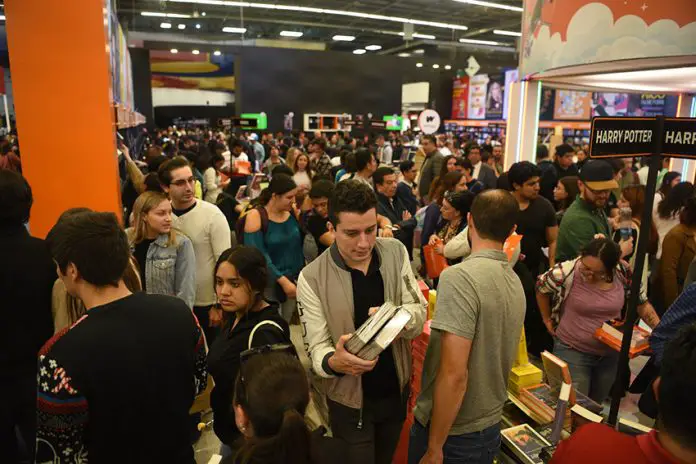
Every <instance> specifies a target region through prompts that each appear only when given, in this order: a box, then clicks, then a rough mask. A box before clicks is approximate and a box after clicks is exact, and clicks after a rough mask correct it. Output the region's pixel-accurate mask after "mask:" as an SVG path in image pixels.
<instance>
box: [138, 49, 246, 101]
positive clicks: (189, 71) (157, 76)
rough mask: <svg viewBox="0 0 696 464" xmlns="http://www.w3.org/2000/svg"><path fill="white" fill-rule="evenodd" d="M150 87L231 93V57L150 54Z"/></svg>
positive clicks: (233, 88)
mask: <svg viewBox="0 0 696 464" xmlns="http://www.w3.org/2000/svg"><path fill="white" fill-rule="evenodd" d="M150 69H151V72H152V88H170V89H196V90H211V91H218V92H229V93H231V92H234V90H235V76H234V55H232V54H231V53H226V54H224V55H221V56H216V55H214V54H212V53H200V54H198V55H194V54H193V53H183V52H179V53H177V54H176V55H172V54H171V53H169V52H167V51H164V50H152V51H151V52H150Z"/></svg>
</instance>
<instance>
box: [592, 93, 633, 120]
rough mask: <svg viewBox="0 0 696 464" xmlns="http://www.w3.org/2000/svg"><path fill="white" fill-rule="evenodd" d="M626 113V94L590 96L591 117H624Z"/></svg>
mask: <svg viewBox="0 0 696 464" xmlns="http://www.w3.org/2000/svg"><path fill="white" fill-rule="evenodd" d="M626 113H628V94H627V93H594V94H592V116H626Z"/></svg>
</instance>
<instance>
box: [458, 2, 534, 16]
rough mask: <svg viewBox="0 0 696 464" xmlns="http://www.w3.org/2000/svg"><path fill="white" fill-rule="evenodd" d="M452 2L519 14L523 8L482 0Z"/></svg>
mask: <svg viewBox="0 0 696 464" xmlns="http://www.w3.org/2000/svg"><path fill="white" fill-rule="evenodd" d="M454 1H455V2H459V3H467V4H469V5H476V6H485V7H488V8H498V9H499V10H508V11H518V12H520V13H521V12H522V11H524V8H522V7H521V6H512V5H504V4H502V3H494V2H485V1H483V0H454Z"/></svg>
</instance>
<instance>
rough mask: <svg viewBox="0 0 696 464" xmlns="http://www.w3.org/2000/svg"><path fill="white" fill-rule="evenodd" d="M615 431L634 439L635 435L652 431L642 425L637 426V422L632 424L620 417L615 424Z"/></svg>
mask: <svg viewBox="0 0 696 464" xmlns="http://www.w3.org/2000/svg"><path fill="white" fill-rule="evenodd" d="M616 430H618V431H619V432H621V433H625V434H627V435H632V436H634V437H635V436H637V435H643V434H645V433H650V432H652V430H653V429H651V428H650V427H647V426H645V425H643V424H639V423H638V422H633V421H630V420H626V419H624V418H621V417H620V418H619V421H618V422H617V423H616Z"/></svg>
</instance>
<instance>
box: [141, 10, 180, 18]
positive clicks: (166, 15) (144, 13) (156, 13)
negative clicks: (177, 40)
mask: <svg viewBox="0 0 696 464" xmlns="http://www.w3.org/2000/svg"><path fill="white" fill-rule="evenodd" d="M140 16H154V17H156V18H190V17H191V15H187V14H179V13H162V12H160V11H141V12H140Z"/></svg>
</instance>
